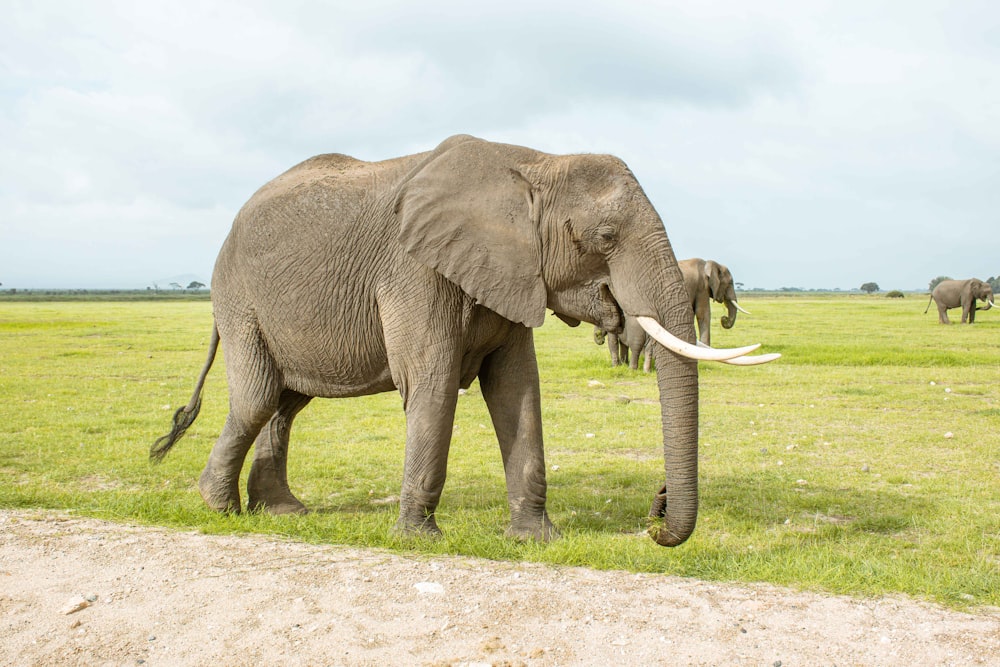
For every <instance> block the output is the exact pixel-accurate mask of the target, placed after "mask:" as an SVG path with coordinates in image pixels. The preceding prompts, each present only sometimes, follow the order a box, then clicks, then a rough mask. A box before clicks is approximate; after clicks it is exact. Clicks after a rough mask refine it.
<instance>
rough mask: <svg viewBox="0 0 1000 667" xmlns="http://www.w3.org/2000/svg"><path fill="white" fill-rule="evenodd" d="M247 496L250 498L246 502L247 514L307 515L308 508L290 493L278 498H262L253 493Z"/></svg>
mask: <svg viewBox="0 0 1000 667" xmlns="http://www.w3.org/2000/svg"><path fill="white" fill-rule="evenodd" d="M248 495H249V496H250V498H249V500H248V501H247V511H249V512H267V513H268V514H273V515H278V514H308V513H309V508H307V507H306V506H305V505H303V504H302V502H301V501H299V499H298V498H296V497H295V496H293V495H292V493H291V491H289V492H287V493H285V494H282V495H280V496H273V495H272V496H268V497H263V496H256V495H254V494H253V493H248Z"/></svg>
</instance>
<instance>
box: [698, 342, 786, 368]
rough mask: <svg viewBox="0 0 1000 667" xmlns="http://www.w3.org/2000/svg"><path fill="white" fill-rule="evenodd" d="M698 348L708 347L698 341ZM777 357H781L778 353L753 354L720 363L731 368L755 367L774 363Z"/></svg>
mask: <svg viewBox="0 0 1000 667" xmlns="http://www.w3.org/2000/svg"><path fill="white" fill-rule="evenodd" d="M698 347H708V345H705V344H704V343H702V342H701V341H698ZM709 349H711V348H709ZM779 357H781V354H780V353H778V352H769V353H768V354H755V355H752V356H745V357H736V358H735V359H726V360H724V361H723V362H722V363H724V364H732V365H733V366H757V365H758V364H766V363H768V362H769V361H774V360H775V359H778V358H779Z"/></svg>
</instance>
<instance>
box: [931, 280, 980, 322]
mask: <svg viewBox="0 0 1000 667" xmlns="http://www.w3.org/2000/svg"><path fill="white" fill-rule="evenodd" d="M976 299H979V300H980V301H985V302H986V307H985V308H977V307H976ZM931 301H934V302H935V303H937V309H938V321H939V322H940V323H941V324H951V320H949V319H948V309H949V308H958V307H961V308H962V324H965V323H966V321H968V323H969V324H972V323H973V322H975V321H976V311H977V310H989V309H990V308H992V307H993V289H992V288H991V287H990V284H989V283H985V282H983V281H982V280H979V279H978V278H969V279H967V280H942V281H941V282H939V283H938V284H937V286H936V287H935V288H934V291H932V292H931V298H930V300H929V301H928V302H927V308H924V313H925V314H926V313H927V310H928V309H929V308H930V307H931Z"/></svg>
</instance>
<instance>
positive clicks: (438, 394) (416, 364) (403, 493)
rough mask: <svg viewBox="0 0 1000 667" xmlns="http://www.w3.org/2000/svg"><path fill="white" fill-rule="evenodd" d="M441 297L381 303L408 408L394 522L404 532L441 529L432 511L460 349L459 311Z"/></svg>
mask: <svg viewBox="0 0 1000 667" xmlns="http://www.w3.org/2000/svg"><path fill="white" fill-rule="evenodd" d="M437 297H440V294H432V295H429V296H427V295H422V294H421V295H417V294H407V295H406V298H405V299H403V300H392V299H387V300H385V301H383V302H380V303H379V306H380V311H381V312H382V313H383V314H384V316H383V321H382V331H383V335H384V337H385V347H386V353H387V357H388V362H389V370H390V372H391V374H392V380H393V383H394V384H395V385H396V387H397V388H398V389H399V393H400V395H401V396H402V398H403V410H404V412H405V413H406V451H405V454H404V461H403V486H402V489H401V490H400V493H399V520H398V521H397V522H396V530H397V531H399V532H402V533H426V534H431V535H438V534H440V533H441V531H440V529H439V528H438V526H437V521H436V520H435V518H434V512H435V510H436V509H437V506H438V502H439V501H440V499H441V491H442V490H443V489H444V482H445V475H446V474H447V469H448V450H449V448H450V446H451V433H452V428H453V426H454V421H455V406H456V404H457V402H458V385H459V375H460V373H461V359H462V353H461V350H460V349H459V340H458V337H457V336H456V335H455V332H456V331H458V330H459V329H460V326H461V325H460V315H459V314H458V313H455V312H450V311H451V309H452V308H454V306H453V305H452V303H451V302H450V301H448V300H446V299H439V298H437ZM414 332H420V333H421V335H420V336H415V335H414ZM428 332H429V334H430V335H429V336H428Z"/></svg>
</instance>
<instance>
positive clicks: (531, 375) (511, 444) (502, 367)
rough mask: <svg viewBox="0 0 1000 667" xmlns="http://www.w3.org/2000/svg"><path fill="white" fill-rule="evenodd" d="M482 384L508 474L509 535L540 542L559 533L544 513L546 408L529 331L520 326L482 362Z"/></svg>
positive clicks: (480, 379)
mask: <svg viewBox="0 0 1000 667" xmlns="http://www.w3.org/2000/svg"><path fill="white" fill-rule="evenodd" d="M479 384H480V387H481V388H482V391H483V398H484V399H485V400H486V406H487V408H489V411H490V417H491V418H492V420H493V428H494V429H495V430H496V434H497V440H498V441H499V443H500V454H501V456H502V457H503V467H504V473H505V476H506V478H507V501H508V503H509V505H510V528H509V529H508V530H507V534H508V535H509V536H513V537H520V538H534V539H538V540H549V539H552V538H554V537H557V536H558V532H557V531H556V530H555V528H554V527H553V526H552V522H551V521H549V517H548V514H547V513H546V511H545V492H546V484H545V457H544V453H543V450H542V411H541V398H540V395H539V388H538V365H537V362H536V360H535V348H534V342H533V337H532V333H531V329H529V328H527V327H516V331H515V332H514V335H513V336H512V337H511V339H510V340H509V341H508V342H507V343H506V344H505V345H504V346H503V347H501V348H500V349H498V350H496V351H495V352H493V353H492V354H490V355H489V356H488V357H487V358H486V359H485V360H484V361H483V365H482V366H481V367H480V370H479Z"/></svg>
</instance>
